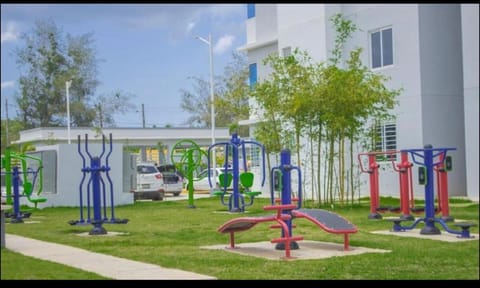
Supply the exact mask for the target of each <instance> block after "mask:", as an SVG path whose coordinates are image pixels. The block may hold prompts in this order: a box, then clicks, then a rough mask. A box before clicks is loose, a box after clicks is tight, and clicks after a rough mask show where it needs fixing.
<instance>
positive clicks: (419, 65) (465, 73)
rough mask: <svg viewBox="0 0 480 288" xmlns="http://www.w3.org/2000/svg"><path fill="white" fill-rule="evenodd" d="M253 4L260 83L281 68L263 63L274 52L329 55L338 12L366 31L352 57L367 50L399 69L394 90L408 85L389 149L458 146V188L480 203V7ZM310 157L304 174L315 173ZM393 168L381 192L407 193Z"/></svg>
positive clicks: (354, 41)
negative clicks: (333, 21) (334, 17)
mask: <svg viewBox="0 0 480 288" xmlns="http://www.w3.org/2000/svg"><path fill="white" fill-rule="evenodd" d="M247 6H248V11H247V20H246V30H247V31H246V33H247V43H245V45H244V46H242V47H240V48H239V50H240V51H245V52H246V53H247V55H248V61H249V68H250V83H251V84H252V85H253V84H254V83H256V82H257V81H258V82H260V81H262V80H263V79H266V78H267V77H268V76H269V74H270V73H271V70H270V68H269V67H266V66H265V65H263V64H262V60H263V59H264V58H265V57H266V56H267V55H269V54H272V53H275V54H277V55H280V56H287V55H289V53H291V51H293V49H295V48H299V49H301V50H304V51H307V52H308V53H309V55H310V56H311V57H312V59H313V60H314V61H318V62H320V61H327V59H328V58H329V57H331V55H330V51H332V50H333V47H334V43H335V39H336V35H335V30H334V27H333V25H332V23H331V20H330V19H331V17H332V16H333V15H335V14H337V13H341V14H342V15H343V17H344V18H346V19H348V20H351V21H352V22H353V23H354V24H355V25H356V26H357V27H358V28H359V30H357V31H356V32H355V33H353V34H352V38H351V39H349V40H348V41H347V42H346V44H345V46H344V51H343V55H344V57H348V55H349V53H348V52H349V51H351V50H353V49H355V48H357V47H361V48H362V54H361V60H362V63H363V64H364V65H366V66H367V67H369V68H370V69H371V70H372V71H374V72H376V73H382V74H384V75H387V76H389V77H390V81H389V82H388V83H385V84H386V86H387V88H389V89H399V88H401V89H402V93H401V95H399V96H398V98H397V100H398V103H399V104H398V105H397V106H396V108H395V109H394V111H392V114H393V115H395V117H396V119H395V120H394V121H391V122H388V123H382V127H381V128H382V129H383V131H384V134H383V137H385V138H384V139H383V142H385V143H387V144H386V146H383V147H382V148H383V149H385V150H388V149H392V148H393V149H396V150H402V149H421V148H423V147H424V146H425V145H427V144H430V145H432V146H433V147H434V148H446V147H453V148H455V149H456V150H455V151H453V152H452V154H451V155H452V156H453V159H454V169H453V171H451V172H450V173H449V174H448V175H449V176H448V181H449V194H450V195H451V196H461V197H468V198H470V199H473V200H477V201H478V197H479V196H478V193H479V192H478V191H479V183H478V174H479V171H478V170H479V156H478V150H479V135H478V130H479V126H478V125H479V124H478V123H479V103H478V98H479V64H478V63H479V44H478V43H479V28H478V27H479V20H478V19H479V5H478V4H248V5H247ZM250 105H252V106H254V105H255V103H254V102H251V103H250ZM255 110H256V109H255ZM259 119H261V115H254V114H252V115H250V118H249V119H248V120H246V121H243V123H242V124H244V125H250V127H251V129H255V123H256V122H257V121H259ZM251 135H253V134H252V133H251ZM387 135H388V137H389V139H387V138H386V137H387ZM389 145H390V146H389ZM359 152H368V151H356V153H359ZM303 164H304V163H302V169H303V170H304V171H305V170H310V169H305V167H303ZM357 164H358V163H357ZM387 164H388V163H387ZM386 166H388V165H386ZM390 166H391V165H390ZM385 170H387V171H386V172H382V173H383V174H382V175H380V194H381V195H391V196H398V186H399V184H398V174H396V173H394V172H393V171H392V169H389V168H388V167H386V169H385ZM305 172H307V173H306V174H307V175H306V176H305V178H308V171H305ZM414 174H415V173H414ZM359 177H362V179H363V180H362V181H361V183H362V184H361V185H362V187H361V189H360V191H361V193H362V194H364V195H368V191H369V188H368V185H369V184H368V181H367V179H368V176H366V175H364V176H362V175H360V176H359ZM414 178H416V175H414ZM415 183H417V181H415ZM311 185H312V184H311V183H310V182H308V181H306V182H305V186H306V187H305V188H304V191H312V187H311ZM423 188H424V187H423V186H420V185H418V184H416V185H415V187H414V193H415V195H416V197H421V196H422V194H423V191H424V189H423ZM307 193H308V192H307Z"/></svg>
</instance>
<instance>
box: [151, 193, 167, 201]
mask: <svg viewBox="0 0 480 288" xmlns="http://www.w3.org/2000/svg"><path fill="white" fill-rule="evenodd" d="M164 196H165V193H164V192H158V193H157V194H155V196H153V199H152V200H154V201H161V200H163V197H164Z"/></svg>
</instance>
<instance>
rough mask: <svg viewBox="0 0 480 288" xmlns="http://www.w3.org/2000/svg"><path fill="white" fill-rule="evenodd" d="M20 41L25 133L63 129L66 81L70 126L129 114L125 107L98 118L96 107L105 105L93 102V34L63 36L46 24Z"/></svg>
mask: <svg viewBox="0 0 480 288" xmlns="http://www.w3.org/2000/svg"><path fill="white" fill-rule="evenodd" d="M21 39H22V40H24V41H25V45H24V46H23V47H20V48H18V49H16V50H15V55H16V57H17V59H16V61H17V64H18V66H19V67H20V69H21V72H20V73H21V75H20V79H19V87H20V91H19V93H17V95H16V97H15V98H16V101H17V104H18V107H19V116H18V117H19V119H20V120H21V121H22V122H23V125H24V128H25V129H30V128H35V127H50V126H53V127H56V126H66V125H67V119H66V110H67V108H66V101H67V100H66V85H65V83H66V82H67V81H69V80H72V82H71V86H70V89H69V92H70V93H69V95H70V97H69V98H70V99H69V100H70V112H71V113H70V114H71V117H70V120H71V125H72V126H83V127H85V126H91V125H92V124H93V123H94V122H101V120H100V119H99V118H98V117H99V116H108V117H111V115H112V114H113V113H115V112H116V111H120V110H122V109H128V107H129V105H130V104H129V103H128V101H127V102H122V103H120V105H116V106H115V109H113V110H112V109H109V110H108V111H103V112H102V113H100V114H99V113H97V110H98V107H99V106H98V105H97V104H98V103H101V102H102V101H103V100H102V98H101V97H100V98H97V99H96V98H95V90H96V88H97V86H98V84H99V81H98V80H97V66H98V62H99V59H97V58H96V51H95V49H94V47H93V43H94V39H93V34H92V33H87V34H84V35H81V36H78V37H74V36H72V35H70V34H68V33H67V35H66V36H64V34H63V33H62V31H61V30H60V28H58V27H57V26H56V25H55V23H54V22H53V21H52V20H45V21H38V22H36V23H35V27H34V29H33V30H32V31H31V33H29V34H27V33H25V34H23V35H22V36H21ZM125 100H126V98H125ZM107 113H110V114H107ZM108 117H107V118H108ZM112 121H113V119H112Z"/></svg>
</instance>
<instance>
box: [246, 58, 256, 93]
mask: <svg viewBox="0 0 480 288" xmlns="http://www.w3.org/2000/svg"><path fill="white" fill-rule="evenodd" d="M248 72H249V80H250V89H253V86H254V85H255V83H257V63H252V64H250V65H249V66H248Z"/></svg>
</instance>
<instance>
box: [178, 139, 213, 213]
mask: <svg viewBox="0 0 480 288" xmlns="http://www.w3.org/2000/svg"><path fill="white" fill-rule="evenodd" d="M206 157H208V156H207V152H205V151H204V150H202V149H201V148H200V146H198V144H197V143H195V142H194V141H193V140H189V139H183V140H180V141H178V142H177V143H175V145H174V146H173V148H172V152H171V153H170V158H171V161H172V163H173V165H175V167H176V168H177V170H179V171H180V172H181V173H182V174H183V175H185V177H186V178H187V180H188V183H189V185H188V186H187V190H188V208H196V207H195V205H194V203H193V192H194V190H195V188H194V185H195V184H194V181H193V171H195V170H197V169H198V167H200V166H201V164H202V159H205V158H206Z"/></svg>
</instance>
